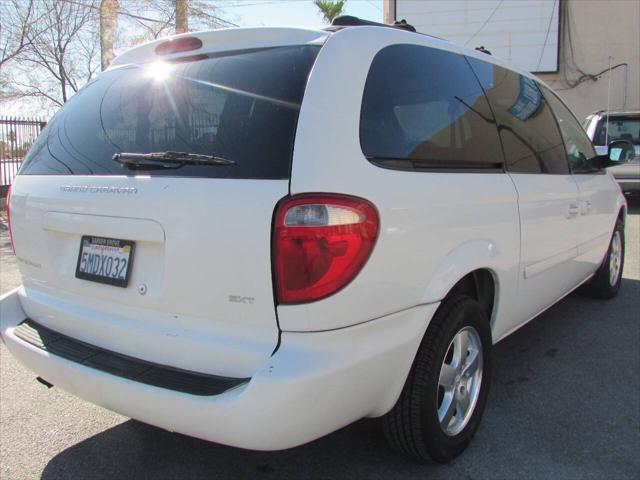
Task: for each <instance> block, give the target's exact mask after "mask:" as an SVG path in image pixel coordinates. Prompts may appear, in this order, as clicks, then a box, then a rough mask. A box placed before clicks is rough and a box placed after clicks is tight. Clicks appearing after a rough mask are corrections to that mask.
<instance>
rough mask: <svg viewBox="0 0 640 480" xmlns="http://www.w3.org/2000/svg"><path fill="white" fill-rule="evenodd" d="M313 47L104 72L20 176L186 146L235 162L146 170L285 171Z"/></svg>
mask: <svg viewBox="0 0 640 480" xmlns="http://www.w3.org/2000/svg"><path fill="white" fill-rule="evenodd" d="M319 48H320V47H318V46H293V47H279V48H267V49H259V50H243V51H235V52H225V53H222V54H212V55H207V56H201V55H198V56H196V57H192V58H191V59H190V61H186V62H185V61H183V62H180V63H153V64H145V65H134V66H124V67H121V68H117V69H114V70H112V71H107V72H105V73H104V74H102V75H100V76H99V77H98V78H97V79H96V80H95V81H93V82H92V83H90V84H89V85H87V86H86V87H85V88H83V89H82V90H81V91H80V92H78V93H77V94H76V95H74V96H73V97H72V98H71V100H70V101H69V102H68V103H67V104H66V105H65V106H64V107H63V108H62V109H61V110H60V111H59V112H58V113H57V114H56V115H55V117H54V118H53V119H52V120H51V121H50V122H49V124H48V126H47V128H46V129H45V130H44V131H43V132H42V134H41V135H40V137H39V138H38V141H37V142H36V143H35V144H34V146H33V148H32V149H31V151H30V152H29V154H28V155H27V157H26V159H25V161H24V164H23V166H22V168H21V170H20V174H23V175H31V174H38V175H110V174H118V175H123V174H135V173H139V172H140V170H128V169H126V168H125V167H123V166H121V165H120V164H118V163H116V162H114V161H113V160H112V158H113V155H114V154H115V153H121V152H127V153H151V152H164V151H176V152H189V153H195V154H201V155H213V156H220V157H224V158H228V159H230V160H234V161H235V162H236V164H235V165H232V166H211V165H182V166H180V167H179V168H169V169H164V168H156V169H149V168H148V169H147V170H143V171H144V173H145V175H152V176H153V175H157V176H182V177H184V176H187V177H213V178H216V177H217V178H261V179H281V178H289V175H290V163H291V156H292V151H293V141H294V136H295V130H296V122H297V119H298V112H299V109H300V103H301V101H302V96H303V92H304V89H305V86H306V82H307V77H308V75H309V72H310V70H311V67H312V65H313V62H314V61H315V58H316V56H317V53H318V50H319Z"/></svg>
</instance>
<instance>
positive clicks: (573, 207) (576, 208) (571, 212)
mask: <svg viewBox="0 0 640 480" xmlns="http://www.w3.org/2000/svg"><path fill="white" fill-rule="evenodd" d="M579 213H580V205H578V204H577V203H570V204H569V208H567V218H573V217H575V216H576V215H578V214H579Z"/></svg>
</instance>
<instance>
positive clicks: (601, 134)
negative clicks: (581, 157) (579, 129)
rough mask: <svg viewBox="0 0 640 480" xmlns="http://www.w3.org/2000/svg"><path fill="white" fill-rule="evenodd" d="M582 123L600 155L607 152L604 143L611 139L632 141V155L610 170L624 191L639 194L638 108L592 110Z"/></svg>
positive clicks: (639, 117)
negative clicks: (632, 156)
mask: <svg viewBox="0 0 640 480" xmlns="http://www.w3.org/2000/svg"><path fill="white" fill-rule="evenodd" d="M607 124H608V125H609V129H608V132H607ZM583 126H584V129H585V130H586V131H587V135H589V138H591V140H592V141H593V144H594V145H595V147H596V151H597V152H598V153H599V154H601V155H604V154H606V153H607V148H608V146H607V145H608V143H609V142H611V141H613V140H628V141H629V142H631V143H633V145H634V147H635V158H633V159H630V160H629V161H627V162H624V163H622V164H621V165H617V166H614V167H610V168H609V170H610V171H611V172H612V173H613V176H614V177H615V178H616V180H617V181H618V183H619V184H620V188H622V190H623V191H624V192H625V193H635V194H638V193H640V111H629V112H615V111H612V112H610V113H609V114H608V115H607V112H606V111H600V112H595V113H593V114H591V115H589V116H588V117H587V118H586V119H585V121H584V123H583Z"/></svg>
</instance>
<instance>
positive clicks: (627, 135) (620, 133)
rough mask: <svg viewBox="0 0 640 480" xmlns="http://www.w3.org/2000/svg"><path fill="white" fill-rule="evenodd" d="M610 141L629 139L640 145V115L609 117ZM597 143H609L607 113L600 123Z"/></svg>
mask: <svg viewBox="0 0 640 480" xmlns="http://www.w3.org/2000/svg"><path fill="white" fill-rule="evenodd" d="M608 140H609V143H611V142H612V141H614V140H629V141H630V142H632V143H634V144H635V145H640V115H629V116H624V117H620V116H615V115H611V116H610V117H609V139H608ZM593 143H595V144H596V145H607V115H606V114H605V115H603V117H602V120H600V122H599V123H598V127H597V129H596V135H595V139H594V142H593Z"/></svg>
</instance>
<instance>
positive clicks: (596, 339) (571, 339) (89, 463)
mask: <svg viewBox="0 0 640 480" xmlns="http://www.w3.org/2000/svg"><path fill="white" fill-rule="evenodd" d="M638 311H640V281H638V280H631V279H624V280H623V285H622V289H621V292H620V295H619V296H618V297H617V298H616V299H614V300H612V301H610V302H603V301H595V300H591V299H587V298H584V297H582V296H581V295H579V294H573V295H570V296H569V297H567V298H566V299H565V300H563V301H562V302H560V303H559V304H557V305H555V306H553V307H552V308H551V309H549V310H548V311H547V312H545V313H544V314H542V315H541V316H539V317H538V318H537V319H535V320H534V321H532V322H530V323H529V324H528V325H526V326H525V327H523V328H522V329H520V330H519V331H518V332H516V333H514V334H513V335H511V336H510V337H508V338H507V339H505V340H504V341H503V342H500V343H499V344H498V345H497V346H496V348H495V354H494V370H495V373H494V378H493V382H492V391H491V393H490V398H489V402H488V406H487V411H486V412H485V417H484V419H483V423H482V425H481V427H480V429H479V431H478V434H477V436H476V438H475V440H474V441H473V442H472V443H471V446H470V447H469V449H468V450H467V451H466V452H465V453H464V454H463V455H462V456H461V457H460V458H459V459H457V460H456V461H455V462H453V463H452V464H451V465H447V466H442V465H420V464H417V463H415V462H413V461H411V460H406V459H404V458H402V457H400V456H398V455H396V454H395V453H393V452H391V451H390V450H388V449H387V446H386V444H385V440H384V437H383V435H382V432H381V429H380V428H379V423H378V421H376V420H371V419H366V420H362V421H359V422H356V423H355V424H353V425H350V426H348V427H345V428H343V429H342V430H339V431H338V432H335V433H333V434H331V435H329V436H327V437H324V438H321V439H319V440H316V441H314V442H311V443H309V444H307V445H303V446H301V447H297V448H294V449H291V450H287V451H282V452H253V451H246V450H241V449H236V448H231V447H225V446H222V445H218V444H214V443H209V442H205V441H201V440H197V439H194V438H190V437H186V436H183V435H179V434H175V433H170V432H167V431H164V430H161V429H158V428H155V427H151V426H148V425H145V424H142V423H139V422H136V421H133V420H129V421H126V422H124V423H122V424H120V425H118V426H116V427H114V428H111V429H109V430H106V431H104V432H102V433H99V434H97V435H95V436H93V437H91V438H88V439H86V440H84V441H82V442H80V443H78V444H76V445H74V446H72V447H70V448H68V449H67V450H65V451H63V452H61V453H60V454H58V455H57V456H56V457H54V458H53V459H52V460H51V461H50V462H49V463H48V465H47V466H46V468H45V470H44V472H43V474H42V478H43V479H44V480H53V479H56V480H59V479H72V478H73V479H93V478H154V479H161V478H171V479H177V478H180V479H183V478H234V479H236V478H238V479H240V478H344V477H347V478H398V477H415V478H430V479H434V478H454V477H455V478H467V479H472V478H473V479H475V478H498V477H499V478H516V477H520V478H549V477H550V476H551V477H554V478H587V477H588V478H634V477H635V474H637V472H638V471H639V470H640V461H639V460H638V455H637V452H638V451H639V448H640V436H639V435H638V431H639V430H638V429H639V428H640V420H639V418H638V411H639V409H640V402H639V400H638V397H639V396H638V392H639V391H640V376H638V375H637V374H634V373H633V372H637V371H638V369H639V368H640V358H639V356H638V344H637V338H638V337H639V336H640V326H639V325H640V322H639V321H638V320H639V319H638V313H637V312H638ZM634 352H635V353H634ZM311 414H313V413H312V412H311ZM614 446H615V447H614Z"/></svg>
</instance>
